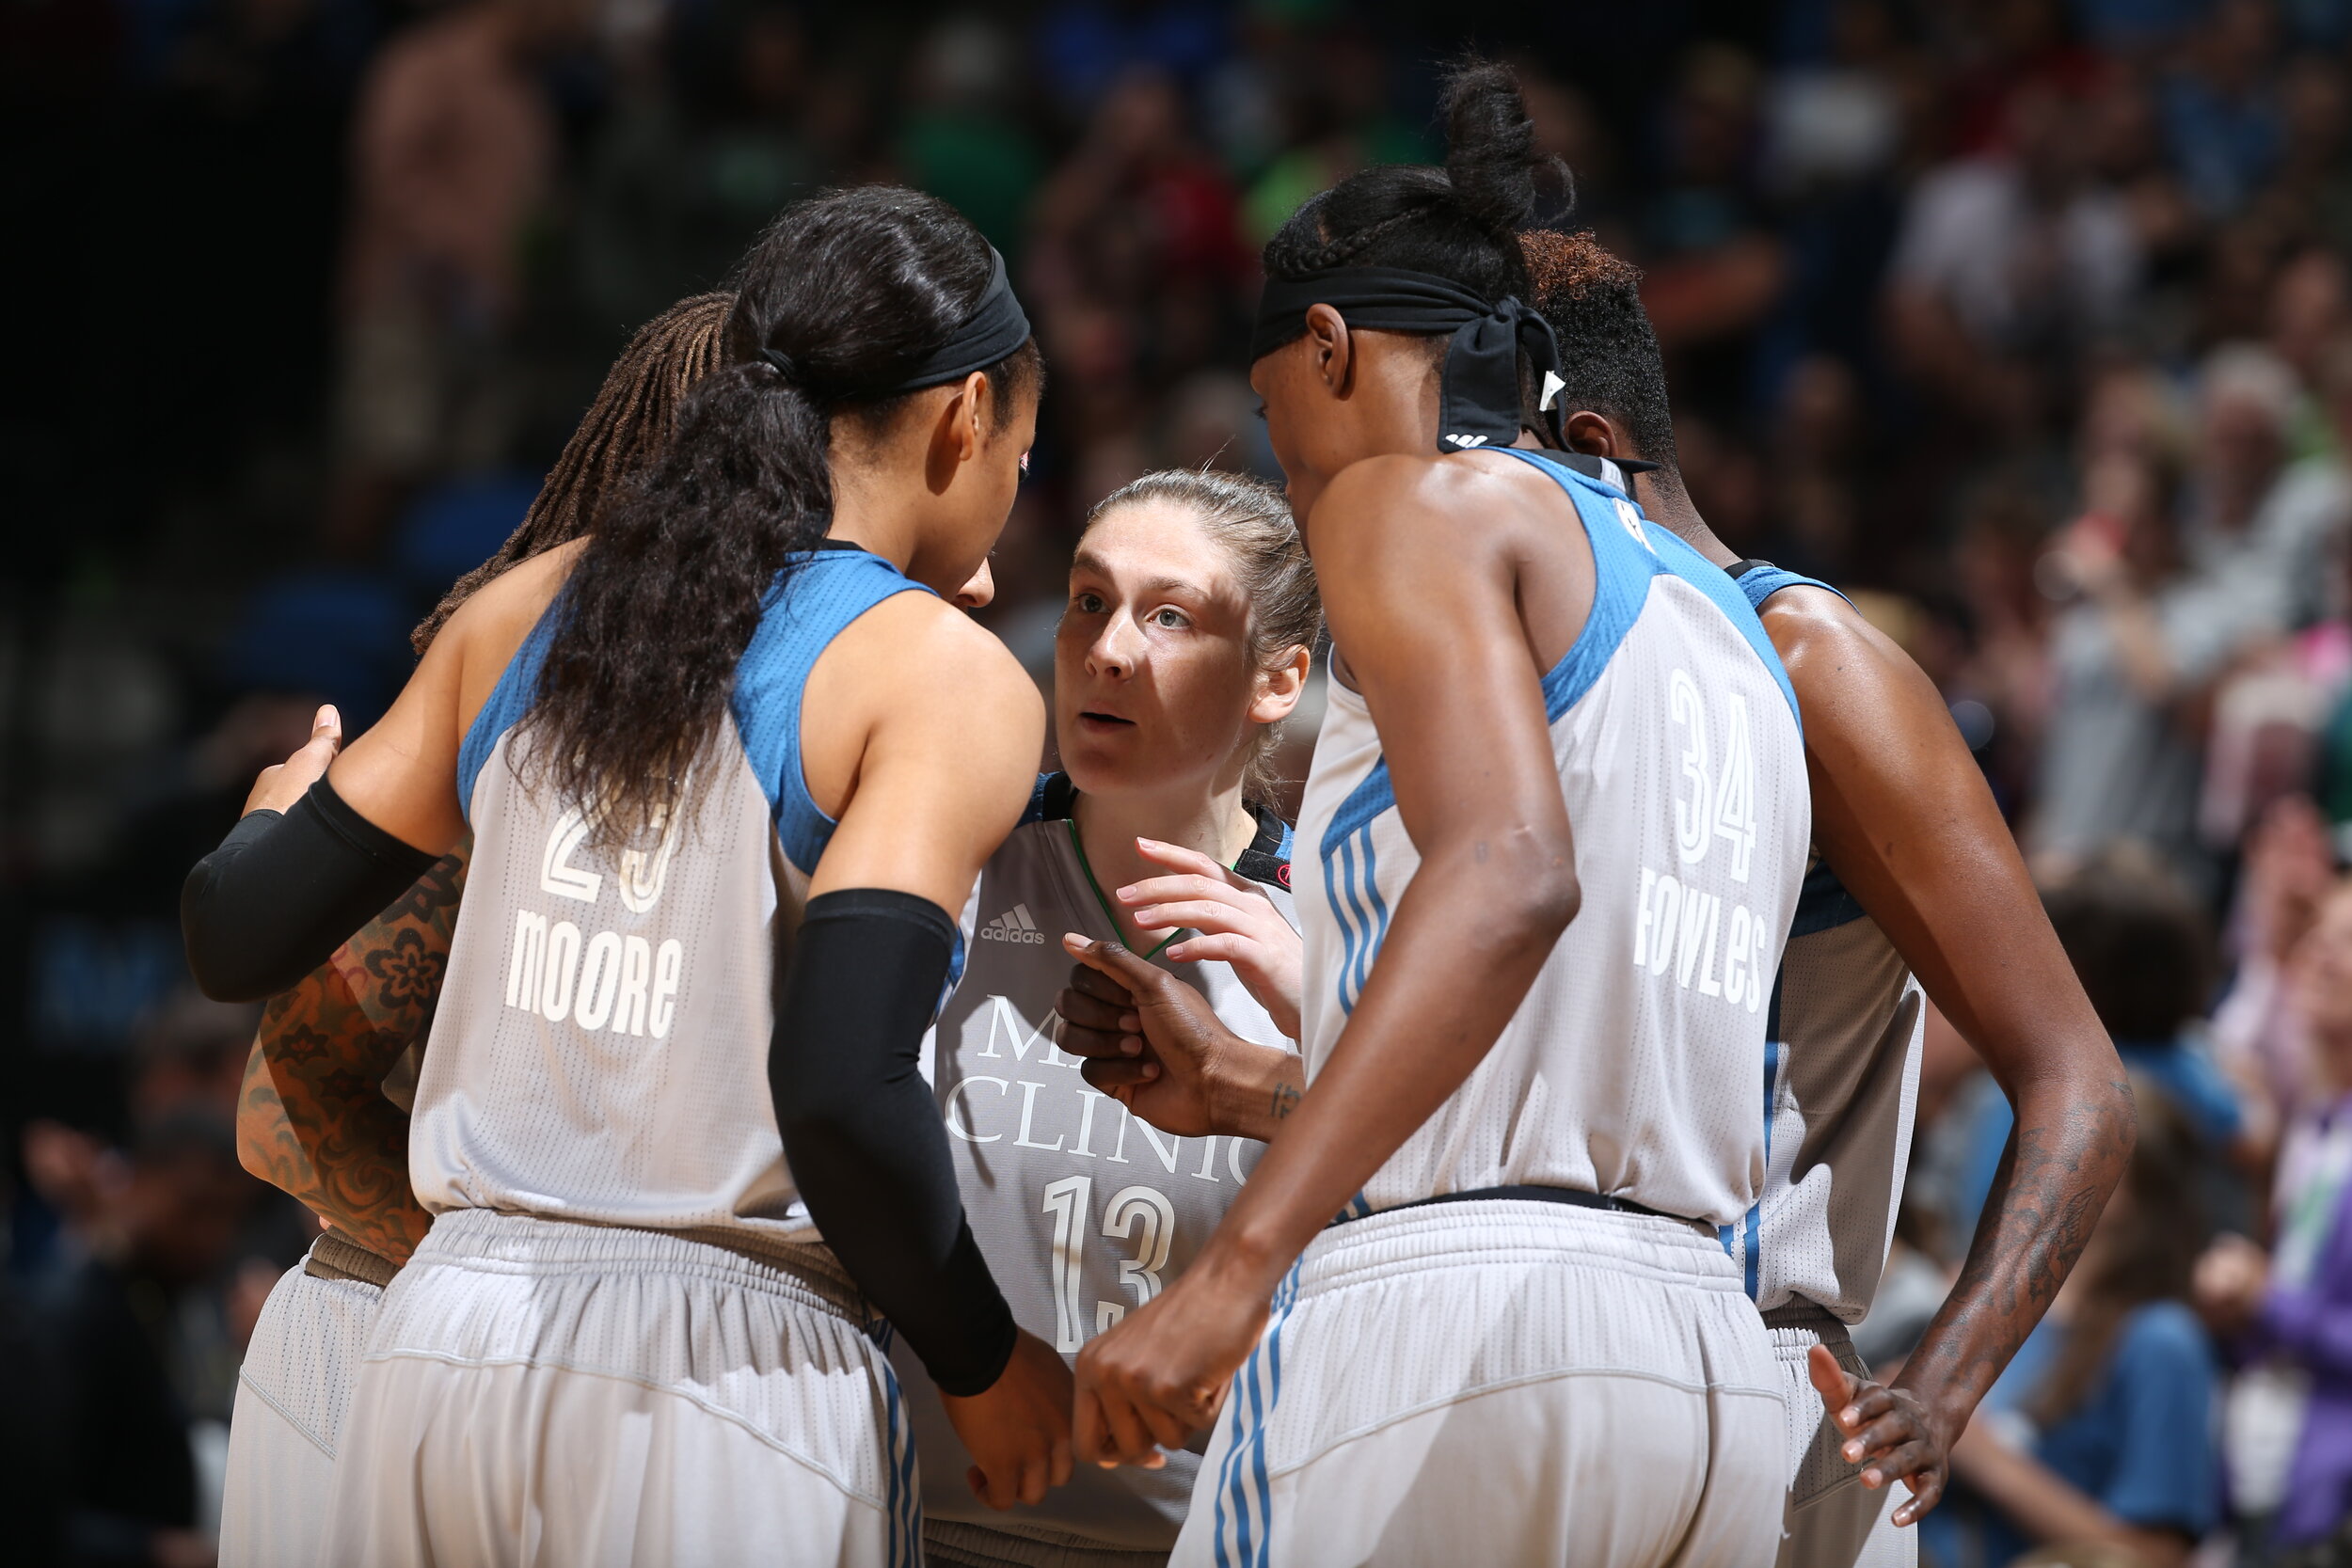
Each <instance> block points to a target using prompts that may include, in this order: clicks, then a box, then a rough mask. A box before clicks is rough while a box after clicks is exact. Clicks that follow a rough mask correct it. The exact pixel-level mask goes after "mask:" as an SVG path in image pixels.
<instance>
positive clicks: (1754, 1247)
mask: <svg viewBox="0 0 2352 1568" xmlns="http://www.w3.org/2000/svg"><path fill="white" fill-rule="evenodd" d="M1787 979H1788V966H1787V965H1786V964H1783V965H1782V966H1781V973H1779V974H1775V975H1773V976H1772V1001H1771V1002H1770V1003H1769V1004H1768V1005H1767V1006H1765V1009H1764V1170H1765V1173H1766V1174H1765V1184H1766V1185H1767V1186H1770V1185H1771V1184H1772V1175H1771V1172H1772V1107H1773V1102H1774V1101H1776V1100H1777V1099H1778V1098H1779V1096H1778V1090H1779V1088H1780V1065H1781V1063H1782V1062H1783V1061H1784V1060H1785V1059H1786V1058H1787V1053H1788V1045H1787V1043H1786V1042H1785V1041H1783V1040H1782V1039H1781V1037H1780V990H1781V987H1782V985H1783V984H1784V983H1785V982H1786V981H1787ZM1763 1222H1764V1200H1763V1199H1762V1198H1761V1197H1758V1198H1757V1199H1756V1201H1755V1202H1754V1203H1751V1204H1749V1205H1748V1212H1747V1215H1746V1217H1745V1218H1744V1219H1742V1220H1741V1221H1740V1225H1741V1227H1743V1228H1744V1230H1745V1235H1744V1237H1743V1238H1742V1245H1741V1248H1740V1253H1739V1254H1737V1255H1736V1256H1738V1257H1739V1258H1740V1277H1741V1281H1742V1283H1743V1284H1744V1285H1745V1286H1746V1288H1747V1292H1748V1299H1749V1300H1750V1301H1755V1300H1756V1299H1757V1295H1758V1292H1759V1291H1761V1290H1762V1288H1763V1283H1762V1282H1763V1273H1764V1242H1763ZM1724 1250H1725V1251H1729V1250H1730V1248H1729V1247H1728V1246H1726V1247H1725V1249H1724Z"/></svg>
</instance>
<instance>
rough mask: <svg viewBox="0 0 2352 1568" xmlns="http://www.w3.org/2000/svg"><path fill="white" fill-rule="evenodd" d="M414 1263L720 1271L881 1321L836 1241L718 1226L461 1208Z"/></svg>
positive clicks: (431, 1235) (445, 1218)
mask: <svg viewBox="0 0 2352 1568" xmlns="http://www.w3.org/2000/svg"><path fill="white" fill-rule="evenodd" d="M412 1262H413V1263H419V1264H435V1263H445V1264H453V1265H455V1266H457V1267H461V1268H463V1267H468V1266H475V1267H479V1266H482V1265H485V1264H487V1265H491V1266H494V1267H503V1268H507V1269H514V1270H520V1271H525V1272H546V1273H550V1274H554V1273H566V1272H577V1271H580V1270H593V1271H597V1272H610V1273H615V1274H699V1275H717V1276H719V1277H723V1278H726V1279H730V1280H732V1281H734V1282H736V1283H738V1284H740V1285H742V1286H744V1287H746V1288H747V1289H751V1290H755V1291H768V1292H770V1293H771V1294H777V1295H784V1296H789V1297H792V1298H794V1299H796V1300H798V1301H800V1302H802V1303H803V1305H805V1306H808V1307H815V1308H817V1309H818V1310H819V1311H824V1312H830V1313H832V1314H834V1316H836V1317H843V1318H847V1319H849V1320H850V1322H852V1323H858V1324H860V1325H861V1326H862V1325H865V1324H867V1323H873V1322H875V1321H877V1318H878V1314H877V1313H876V1312H875V1311H874V1309H873V1307H871V1306H870V1305H869V1304H868V1303H867V1302H866V1298H865V1296H864V1295H863V1294H862V1293H861V1292H860V1291H858V1288H857V1286H856V1285H855V1283H853V1282H852V1281H851V1280H850V1275H849V1271H847V1270H846V1269H844V1268H842V1266H841V1263H840V1260H839V1259H836V1258H834V1255H833V1249H832V1248H830V1247H827V1246H825V1245H823V1244H821V1243H770V1242H767V1241H765V1239H764V1238H749V1237H747V1236H746V1234H745V1233H744V1232H741V1231H737V1230H730V1229H727V1228H724V1227H716V1226H710V1227H696V1228H693V1229H683V1230H641V1229H639V1228H637V1227H634V1226H625V1225H598V1224H593V1223H587V1222H583V1221H580V1220H559V1219H549V1218H548V1217H547V1216H545V1215H542V1214H509V1213H501V1212H499V1211H497V1210H494V1209H452V1210H448V1211H446V1212H442V1213H440V1214H437V1215H436V1216H435V1217H434V1220H433V1228H432V1229H431V1230H430V1231H428V1232H426V1234H425V1238H424V1243H423V1244H422V1245H421V1246H419V1247H418V1248H417V1255H416V1257H415V1259H413V1260H412Z"/></svg>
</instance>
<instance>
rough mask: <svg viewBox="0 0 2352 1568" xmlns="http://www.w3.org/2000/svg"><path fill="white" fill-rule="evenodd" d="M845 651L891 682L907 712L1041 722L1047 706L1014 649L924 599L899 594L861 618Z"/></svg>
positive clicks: (967, 618)
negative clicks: (939, 710)
mask: <svg viewBox="0 0 2352 1568" xmlns="http://www.w3.org/2000/svg"><path fill="white" fill-rule="evenodd" d="M842 641H843V643H844V644H845V646H844V652H846V653H848V654H849V655H850V657H851V658H853V659H854V660H855V661H856V662H857V663H858V664H860V665H862V666H864V667H866V669H867V670H869V671H871V672H873V673H875V674H876V675H878V676H882V677H883V678H885V679H887V680H888V681H890V682H891V683H892V684H893V686H894V687H895V688H896V691H897V695H898V697H899V698H900V699H903V700H904V702H905V704H906V705H907V706H909V707H922V706H930V705H938V706H943V707H948V708H952V709H955V710H957V711H960V712H963V713H966V714H970V715H972V716H974V717H990V718H995V719H1000V720H1001V719H1018V718H1021V717H1024V716H1027V715H1034V716H1035V717H1036V719H1037V721H1039V722H1042V721H1043V720H1044V715H1045V700H1044V698H1043V697H1041V695H1040V694H1039V692H1038V689H1037V683H1036V682H1034V681H1032V680H1031V679H1029V675H1028V672H1027V671H1025V670H1024V669H1022V668H1021V661H1020V660H1019V659H1016V658H1014V657H1012V650H1011V649H1009V648H1008V647H1006V646H1005V644H1004V643H1003V642H1002V641H999V640H998V638H997V637H996V634H995V633H993V632H992V631H990V630H989V629H988V628H987V627H985V626H981V625H980V624H979V623H978V622H977V621H975V620H973V619H972V617H971V616H969V615H967V614H965V613H964V612H963V611H962V610H959V609H957V608H956V607H955V606H954V605H951V604H949V603H947V602H946V600H945V599H940V598H935V597H933V596H932V595H930V594H896V595H894V596H893V597H891V598H888V599H884V600H883V601H882V603H881V604H878V605H876V606H875V607H874V608H873V609H871V610H867V611H866V613H865V614H864V615H862V616H860V617H858V619H857V620H856V622H854V623H853V624H852V625H851V626H850V629H849V630H848V631H847V632H845V633H843V635H842Z"/></svg>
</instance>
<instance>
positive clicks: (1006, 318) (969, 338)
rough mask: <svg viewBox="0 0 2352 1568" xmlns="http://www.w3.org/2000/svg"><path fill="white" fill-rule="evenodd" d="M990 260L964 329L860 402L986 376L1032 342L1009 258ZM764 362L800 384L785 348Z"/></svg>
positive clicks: (864, 392) (765, 355)
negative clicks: (1009, 272) (1009, 275)
mask: <svg viewBox="0 0 2352 1568" xmlns="http://www.w3.org/2000/svg"><path fill="white" fill-rule="evenodd" d="M988 254H989V260H990V261H991V262H992V263H993V267H992V270H991V271H990V273H989V277H988V287H987V289H986V290H985V291H983V292H982V293H981V294H980V302H979V304H978V305H977V306H975V307H973V309H972V313H971V314H970V315H969V316H966V317H965V318H964V320H963V325H961V326H959V327H957V328H956V329H955V330H954V331H953V332H950V333H948V334H947V341H946V342H944V343H942V344H940V345H939V346H938V347H937V348H935V349H933V350H932V351H931V352H930V354H928V355H925V356H923V358H922V359H921V360H920V361H918V362H917V363H916V364H915V365H914V367H913V368H911V369H910V370H908V371H907V372H906V373H905V374H903V375H901V376H899V377H898V380H896V381H893V382H891V383H890V384H889V385H888V386H884V387H871V388H866V387H861V388H858V389H857V390H856V392H855V393H854V394H853V395H854V396H856V397H858V398H860V399H875V398H889V397H897V396H898V394H899V393H901V392H919V391H921V390H922V389H923V388H926V387H944V386H946V384H947V383H948V382H950V381H961V380H962V379H963V378H964V377H965V376H967V375H970V374H971V373H972V372H974V371H984V370H986V369H988V368H989V367H990V366H991V365H997V364H1002V363H1003V362H1004V361H1005V360H1007V359H1009V358H1010V357H1011V356H1012V353H1013V351H1014V350H1015V349H1017V348H1019V347H1020V346H1021V345H1022V344H1023V343H1025V342H1027V341H1029V318H1028V316H1027V315H1026V313H1025V312H1024V311H1023V310H1022V309H1021V302H1020V301H1019V300H1018V299H1015V298H1014V297H1013V293H1012V284H1011V282H1010V281H1009V279H1008V278H1007V277H1005V259H1004V257H1002V256H1000V255H998V254H997V252H996V248H995V247H994V246H993V245H992V246H990V247H989V252H988ZM755 357H756V358H759V359H762V360H764V361H766V362H767V363H768V364H769V365H770V366H771V367H772V368H773V369H774V371H775V372H776V374H778V375H779V376H782V377H783V378H784V379H785V380H786V381H788V382H793V383H795V384H799V383H800V382H801V379H802V378H801V373H800V368H799V367H798V366H797V365H795V364H794V363H793V361H792V357H791V356H789V355H787V354H786V353H785V352H784V351H783V350H782V349H773V348H763V349H761V350H760V351H759V352H758V354H757V355H756V356H755Z"/></svg>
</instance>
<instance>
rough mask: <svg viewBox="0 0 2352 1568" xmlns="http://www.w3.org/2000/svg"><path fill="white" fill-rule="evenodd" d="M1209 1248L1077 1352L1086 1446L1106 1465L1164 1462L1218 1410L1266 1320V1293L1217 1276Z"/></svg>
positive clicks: (1079, 1434) (1082, 1444) (1080, 1431)
mask: <svg viewBox="0 0 2352 1568" xmlns="http://www.w3.org/2000/svg"><path fill="white" fill-rule="evenodd" d="M1216 1275H1217V1271H1216V1267H1215V1264H1214V1263H1213V1262H1211V1261H1210V1259H1208V1258H1207V1257H1205V1256H1204V1257H1203V1258H1202V1259H1200V1260H1199V1261H1197V1262H1195V1263H1194V1265H1193V1266H1192V1267H1191V1268H1189V1269H1187V1270H1185V1271H1184V1273H1183V1274H1181V1275H1178V1276H1177V1278H1176V1283H1175V1284H1173V1285H1171V1286H1169V1287H1168V1289H1167V1290H1166V1291H1163V1292H1161V1293H1160V1294H1159V1295H1158V1296H1156V1297H1154V1298H1153V1299H1152V1301H1150V1302H1147V1303H1146V1304H1144V1305H1143V1306H1142V1307H1138V1308H1137V1309H1136V1310H1135V1311H1133V1312H1130V1313H1128V1314H1127V1316H1126V1317H1125V1318H1123V1319H1121V1320H1120V1322H1119V1323H1114V1324H1112V1325H1111V1328H1110V1330H1109V1332H1108V1333H1105V1334H1100V1335H1097V1336H1096V1337H1095V1338H1093V1339H1092V1340H1091V1341H1089V1343H1088V1345H1087V1348H1086V1349H1085V1350H1083V1351H1080V1352H1079V1353H1078V1408H1077V1421H1076V1427H1075V1431H1074V1438H1075V1441H1076V1443H1077V1448H1078V1452H1079V1454H1080V1455H1081V1456H1082V1457H1084V1458H1086V1459H1089V1460H1092V1461H1093V1462H1094V1463H1095V1464H1097V1465H1103V1466H1104V1467H1105V1468H1107V1467H1109V1466H1110V1465H1145V1466H1147V1467H1152V1468H1156V1467H1157V1466H1159V1465H1163V1464H1165V1463H1167V1457H1166V1455H1164V1454H1163V1453H1161V1452H1160V1450H1161V1449H1175V1448H1182V1447H1183V1446H1184V1442H1185V1441H1186V1439H1188V1438H1189V1437H1191V1435H1192V1434H1193V1433H1195V1432H1197V1431H1199V1430H1200V1429H1201V1428H1203V1427H1205V1426H1207V1425H1209V1424H1210V1423H1211V1422H1213V1421H1215V1420H1216V1415H1217V1411H1218V1410H1219V1409H1221V1408H1222V1407H1223V1406H1224V1403H1225V1394H1226V1390H1227V1389H1228V1388H1230V1387H1231V1386H1232V1381H1233V1374H1234V1372H1236V1371H1238V1370H1240V1368H1241V1364H1242V1362H1243V1361H1244V1360H1245V1359H1247V1358H1248V1354H1249V1352H1250V1349H1251V1347H1252V1346H1254V1345H1256V1344H1257V1342H1258V1336H1259V1335H1260V1334H1262V1333H1263V1332H1264V1330H1265V1321H1266V1296H1265V1295H1264V1294H1262V1293H1259V1292H1257V1291H1251V1290H1247V1289H1243V1288H1240V1287H1238V1286H1235V1285H1232V1284H1225V1283H1220V1281H1219V1280H1218V1278H1217V1277H1216Z"/></svg>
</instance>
